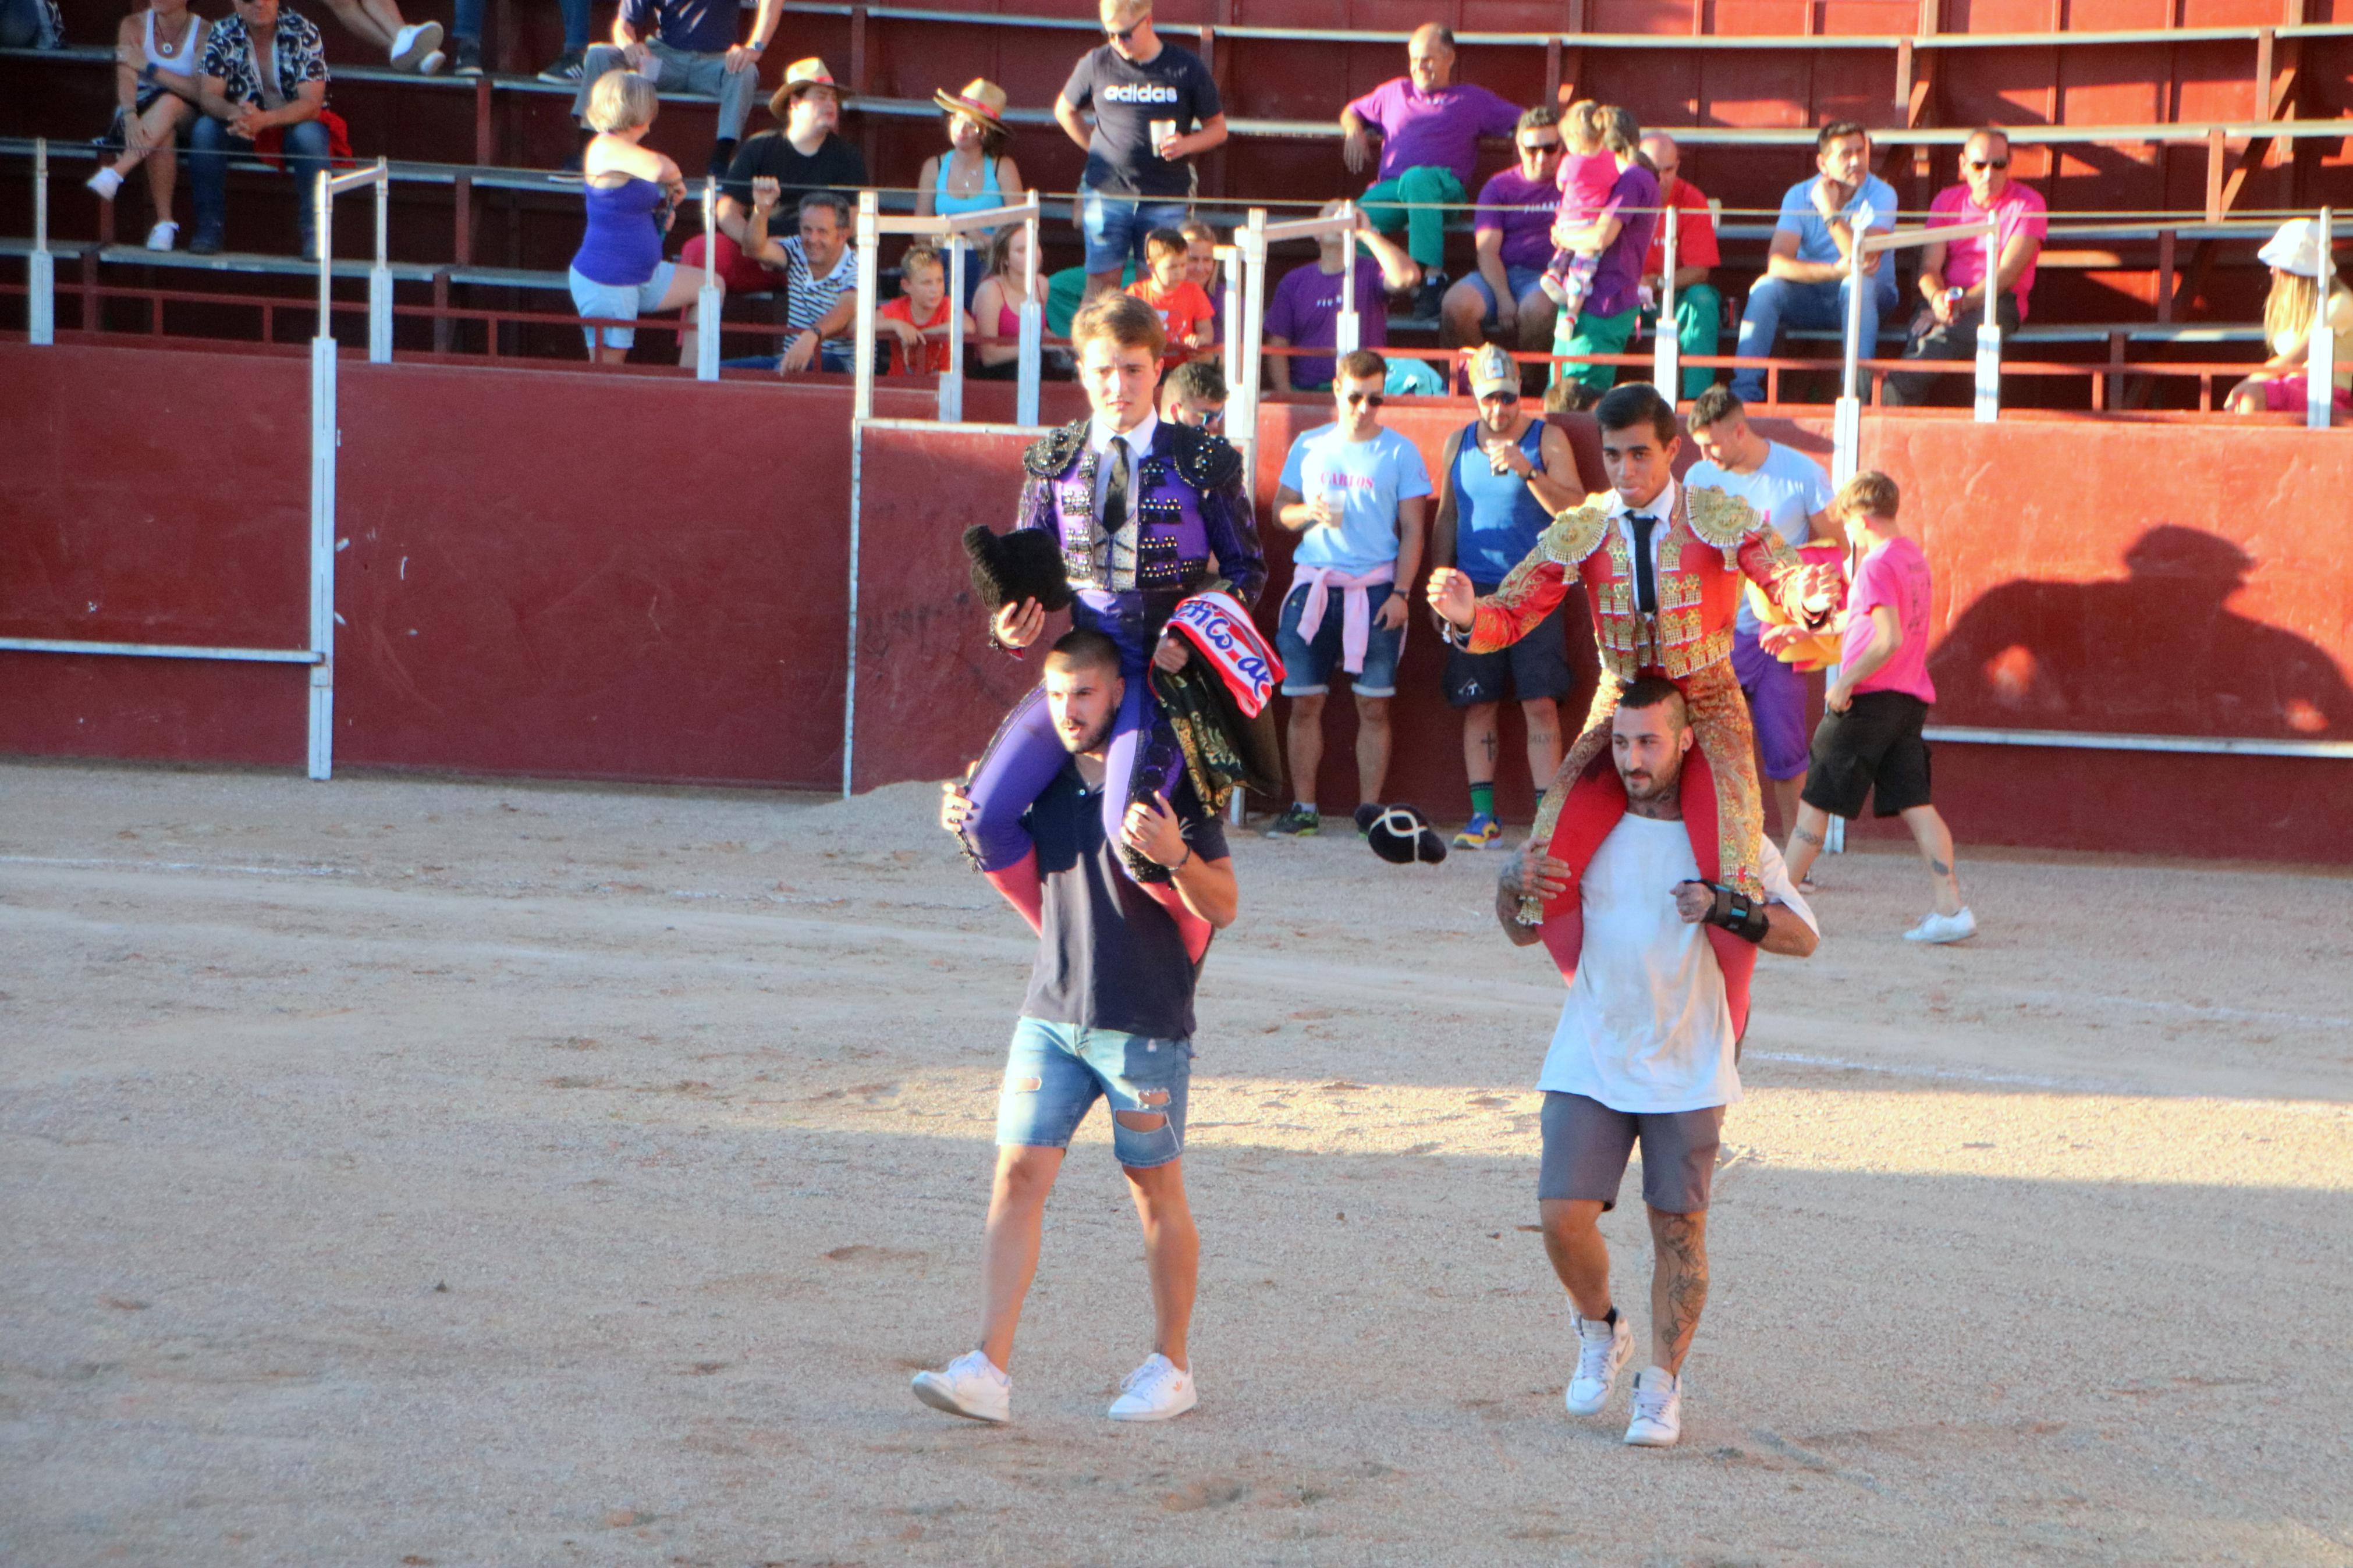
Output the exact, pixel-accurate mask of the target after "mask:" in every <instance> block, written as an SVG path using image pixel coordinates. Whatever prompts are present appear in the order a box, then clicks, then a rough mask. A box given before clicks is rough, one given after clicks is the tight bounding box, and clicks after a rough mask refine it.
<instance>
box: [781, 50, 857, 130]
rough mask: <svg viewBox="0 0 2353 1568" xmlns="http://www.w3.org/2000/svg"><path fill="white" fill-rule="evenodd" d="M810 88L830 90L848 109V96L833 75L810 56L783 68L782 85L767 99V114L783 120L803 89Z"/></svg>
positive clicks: (821, 62)
mask: <svg viewBox="0 0 2353 1568" xmlns="http://www.w3.org/2000/svg"><path fill="white" fill-rule="evenodd" d="M812 87H829V88H832V89H833V93H834V96H835V97H836V98H838V99H839V100H841V103H842V106H843V107H844V108H848V107H849V94H848V93H846V92H844V91H842V90H841V85H840V84H839V82H837V81H835V80H834V79H833V73H832V72H831V71H829V70H828V69H826V68H825V62H824V61H823V60H821V59H819V58H817V57H816V56H815V55H811V56H810V57H809V58H807V59H805V60H795V61H794V62H793V63H792V64H790V65H788V66H786V68H785V80H784V85H782V86H781V87H779V88H777V89H776V91H775V92H773V93H771V94H770V95H769V97H768V112H769V113H770V114H773V115H775V116H776V118H777V119H779V120H782V119H784V118H785V117H786V116H787V115H788V114H790V113H791V112H792V107H793V100H794V99H795V98H797V97H798V96H799V94H800V93H801V91H802V89H805V88H812Z"/></svg>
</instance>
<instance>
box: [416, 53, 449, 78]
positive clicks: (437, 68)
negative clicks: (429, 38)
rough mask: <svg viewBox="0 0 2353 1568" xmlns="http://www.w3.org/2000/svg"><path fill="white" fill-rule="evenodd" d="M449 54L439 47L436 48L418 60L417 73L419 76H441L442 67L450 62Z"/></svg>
mask: <svg viewBox="0 0 2353 1568" xmlns="http://www.w3.org/2000/svg"><path fill="white" fill-rule="evenodd" d="M448 60H449V57H448V56H447V55H445V54H443V53H442V52H441V51H440V50H439V49H436V50H434V51H433V52H432V53H431V54H429V55H427V56H426V57H425V58H423V59H421V60H419V61H417V75H418V76H439V75H440V74H441V68H442V67H443V66H444V65H446V64H448Z"/></svg>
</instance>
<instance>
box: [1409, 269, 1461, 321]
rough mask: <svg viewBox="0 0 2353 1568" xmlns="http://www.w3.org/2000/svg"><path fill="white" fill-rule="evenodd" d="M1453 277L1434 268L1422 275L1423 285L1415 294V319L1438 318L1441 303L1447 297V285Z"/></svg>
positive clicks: (1427, 319)
mask: <svg viewBox="0 0 2353 1568" xmlns="http://www.w3.org/2000/svg"><path fill="white" fill-rule="evenodd" d="M1452 281H1453V279H1451V278H1449V277H1447V276H1446V274H1445V273H1443V272H1440V271H1439V270H1437V269H1436V268H1431V269H1430V271H1428V272H1425V273H1423V274H1422V275H1421V287H1420V288H1419V289H1417V290H1416V291H1415V293H1414V296H1413V319H1414V320H1415V321H1436V320H1438V312H1439V305H1440V301H1441V300H1444V299H1445V298H1446V286H1447V285H1448V284H1449V283H1451V282H1452Z"/></svg>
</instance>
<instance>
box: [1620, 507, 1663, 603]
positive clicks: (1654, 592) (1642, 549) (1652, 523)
mask: <svg viewBox="0 0 2353 1568" xmlns="http://www.w3.org/2000/svg"><path fill="white" fill-rule="evenodd" d="M1626 521H1628V522H1630V523H1632V524H1633V525H1634V607H1635V608H1636V609H1639V610H1641V612H1642V613H1643V614H1644V615H1646V616H1655V615H1657V614H1658V613H1659V579H1658V574H1657V572H1656V569H1655V568H1654V567H1653V566H1652V565H1651V530H1652V529H1654V528H1656V527H1658V526H1659V520H1658V519H1657V518H1655V517H1650V516H1646V515H1645V514H1643V513H1641V512H1639V511H1637V512H1630V513H1628V514H1627V517H1626Z"/></svg>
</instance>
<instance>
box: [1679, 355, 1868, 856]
mask: <svg viewBox="0 0 2353 1568" xmlns="http://www.w3.org/2000/svg"><path fill="white" fill-rule="evenodd" d="M1685 423H1686V424H1687V425H1688V426H1690V428H1691V433H1692V443H1693V445H1694V446H1696V447H1698V448H1699V450H1700V457H1701V460H1700V461H1699V462H1697V463H1694V464H1693V465H1692V468H1691V472H1689V473H1687V474H1685V475H1684V476H1683V482H1684V483H1685V484H1690V485H1712V486H1714V487H1715V489H1720V490H1723V491H1724V492H1725V494H1727V495H1736V496H1738V497H1739V498H1740V499H1741V500H1745V501H1746V502H1747V503H1748V504H1749V505H1750V506H1753V507H1755V508H1756V509H1757V515H1758V516H1759V517H1762V518H1763V519H1764V520H1765V521H1767V522H1769V523H1771V524H1772V525H1773V529H1774V531H1775V532H1777V533H1778V534H1779V535H1780V536H1781V537H1782V538H1783V539H1786V540H1788V542H1789V547H1790V548H1791V549H1793V550H1795V549H1799V548H1802V547H1803V546H1804V545H1805V544H1806V543H1807V542H1810V541H1811V540H1814V539H1826V540H1830V541H1831V542H1837V541H1838V539H1839V537H1840V532H1841V530H1840V528H1839V527H1837V526H1835V525H1833V524H1832V523H1831V517H1830V504H1831V482H1830V476H1829V475H1827V474H1825V473H1824V472H1823V471H1822V466H1821V465H1820V463H1817V462H1815V461H1814V460H1813V459H1812V458H1809V457H1807V456H1806V455H1805V454H1804V453H1803V452H1800V451H1798V450H1796V449H1794V448H1793V447H1784V446H1783V445H1781V443H1780V442H1778V441H1775V440H1770V439H1768V438H1767V437H1764V436H1761V435H1759V434H1757V431H1756V430H1755V429H1753V428H1751V427H1750V426H1749V423H1748V411H1747V410H1746V408H1745V407H1743V406H1742V405H1741V402H1740V399H1739V398H1737V397H1736V396H1734V395H1732V392H1731V390H1730V389H1729V388H1727V387H1722V386H1711V387H1709V388H1708V389H1707V390H1706V391H1705V392H1703V393H1701V394H1700V395H1699V396H1698V398H1697V399H1695V400H1694V402H1693V404H1692V407H1691V413H1690V415H1689V416H1687V418H1686V420H1685ZM1732 672H1733V674H1735V675H1736V676H1737V677H1739V679H1740V689H1741V692H1742V694H1743V695H1744V696H1746V698H1747V699H1748V716H1749V718H1750V719H1751V720H1753V721H1755V724H1756V729H1757V750H1758V751H1760V752H1763V753H1764V757H1765V776H1766V778H1767V779H1769V780H1770V781H1772V789H1773V799H1774V802H1775V804H1776V805H1778V806H1779V807H1780V809H1781V831H1782V833H1783V834H1784V835H1787V834H1788V831H1789V826H1790V825H1791V824H1793V823H1795V822H1796V821H1797V820H1798V795H1799V791H1801V790H1803V789H1804V788H1805V787H1806V763H1807V760H1808V755H1809V752H1810V751H1811V749H1812V743H1813V742H1812V736H1813V726H1812V725H1811V724H1810V723H1808V722H1807V719H1806V679H1805V677H1804V676H1802V675H1799V673H1798V671H1797V668H1796V667H1795V666H1793V665H1788V664H1784V663H1782V662H1781V660H1780V659H1778V658H1775V657H1774V656H1773V655H1772V654H1770V653H1767V651H1766V650H1765V648H1764V647H1762V646H1761V645H1760V644H1759V643H1758V642H1757V612H1756V610H1755V609H1754V608H1753V607H1752V606H1751V605H1750V604H1749V602H1748V595H1746V593H1744V594H1742V595H1740V615H1739V618H1738V619H1737V620H1736V621H1735V622H1734V623H1733V630H1732Z"/></svg>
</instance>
